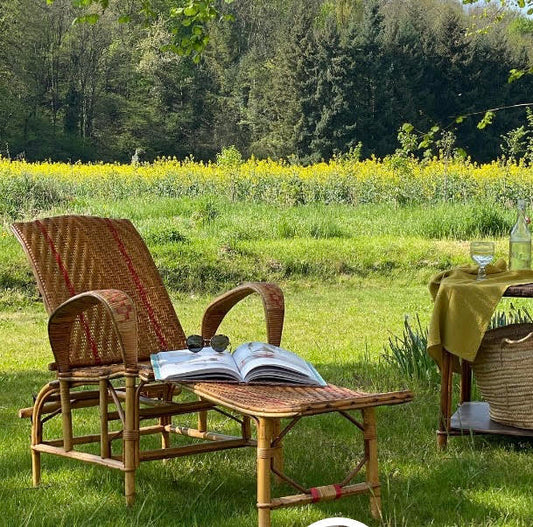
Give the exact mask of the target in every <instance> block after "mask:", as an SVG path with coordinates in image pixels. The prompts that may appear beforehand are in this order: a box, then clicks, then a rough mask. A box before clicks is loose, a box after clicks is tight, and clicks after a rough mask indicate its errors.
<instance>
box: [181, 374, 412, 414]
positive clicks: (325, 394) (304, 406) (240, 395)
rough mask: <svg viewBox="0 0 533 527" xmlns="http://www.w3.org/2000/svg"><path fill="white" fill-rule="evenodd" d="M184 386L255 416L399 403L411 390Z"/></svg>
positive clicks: (224, 384)
mask: <svg viewBox="0 0 533 527" xmlns="http://www.w3.org/2000/svg"><path fill="white" fill-rule="evenodd" d="M184 386H185V387H186V388H188V389H192V391H194V392H195V393H197V394H203V395H206V396H208V398H209V400H214V401H218V402H220V403H222V404H224V405H225V406H227V407H229V408H233V409H236V410H238V411H241V412H243V413H249V414H254V415H266V414H283V415H297V414H303V413H308V412H313V411H316V410H319V409H321V408H324V409H325V410H329V411H331V410H335V409H346V408H363V407H366V406H378V405H380V404H396V403H399V402H405V401H404V399H405V400H410V399H411V398H412V394H411V393H410V392H391V393H380V394H375V393H374V394H368V393H365V392H358V391H354V390H350V389H349V388H342V387H339V386H335V385H333V384H328V385H327V386H325V387H315V386H301V387H300V386H287V385H285V386H277V385H276V386H274V385H255V384H246V385H243V384H231V383H209V382H198V383H187V384H184Z"/></svg>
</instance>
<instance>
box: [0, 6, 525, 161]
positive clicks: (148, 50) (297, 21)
mask: <svg viewBox="0 0 533 527" xmlns="http://www.w3.org/2000/svg"><path fill="white" fill-rule="evenodd" d="M162 1H165V0H162ZM120 2H121V0H118V1H117V2H115V3H114V4H112V7H111V8H110V10H109V11H108V12H107V13H106V14H104V16H102V17H101V19H100V21H99V22H98V23H97V24H94V25H88V24H78V25H72V24H71V22H72V20H73V19H74V17H75V16H76V11H75V9H74V8H73V7H72V3H71V2H70V0H56V1H55V2H54V3H53V4H52V5H47V4H46V2H45V1H44V0H16V1H15V0H0V8H1V13H2V15H1V16H0V155H2V156H8V157H16V156H20V157H22V156H23V157H25V158H26V159H28V160H39V159H48V158H49V159H53V160H71V161H75V160H78V159H81V160H83V161H91V160H105V161H111V160H116V161H123V162H124V161H125V162H128V161H130V159H131V158H132V155H133V154H134V152H135V151H136V150H137V153H138V154H139V156H140V157H141V158H144V159H146V160H151V159H153V158H155V157H156V156H163V155H165V156H174V155H175V156H177V157H179V158H184V157H186V156H189V155H192V156H194V158H196V159H203V160H208V159H214V158H215V156H216V153H217V152H220V151H221V149H222V148H223V147H226V146H229V145H235V146H236V147H237V149H238V150H239V151H240V152H242V153H243V155H244V156H245V157H248V156H250V155H252V154H253V155H255V156H256V157H260V158H263V157H272V158H275V159H276V158H294V159H296V160H298V161H300V162H303V163H307V162H313V161H317V160H320V159H329V158H330V157H331V156H332V155H334V154H338V153H346V152H349V151H350V150H351V149H352V150H353V149H355V150H356V151H358V152H359V151H360V152H361V154H362V155H363V156H364V157H367V156H370V155H372V154H374V155H376V156H379V157H383V156H385V155H387V154H391V153H393V152H394V151H395V149H396V148H398V146H399V144H398V141H397V133H398V129H399V127H400V126H401V125H402V123H405V122H409V123H412V124H413V125H414V127H415V129H418V130H429V129H431V127H432V126H434V125H438V126H440V127H441V129H443V128H444V127H446V126H450V128H449V130H450V131H452V132H454V134H455V135H456V145H457V146H460V147H461V148H463V149H464V150H465V151H466V152H467V153H468V154H469V155H471V156H472V157H473V159H476V160H479V161H487V160H489V159H494V158H495V157H496V156H497V155H499V153H500V148H499V146H500V144H501V143H502V137H501V136H502V134H504V133H506V132H508V131H509V130H511V129H516V128H517V127H519V126H521V125H523V124H525V110H524V109H523V108H517V109H510V110H505V111H502V112H498V115H497V118H496V119H495V120H494V122H493V124H491V125H490V126H488V127H486V128H485V129H483V130H479V129H478V128H477V126H476V125H477V123H478V122H479V119H480V118H481V115H482V114H481V115H477V116H473V117H469V118H466V119H465V120H464V121H463V122H462V123H455V118H456V117H458V116H460V115H468V114H471V113H474V112H482V111H483V110H485V109H488V108H494V107H501V106H510V105H515V104H520V103H525V102H532V101H533V89H532V88H533V76H532V75H525V76H524V77H522V78H521V79H519V80H518V81H516V82H513V83H509V82H508V76H509V71H510V70H511V69H512V68H523V67H526V66H527V65H529V64H530V63H531V59H532V57H533V22H532V21H531V20H528V19H526V18H523V17H520V16H518V15H516V14H512V13H508V14H507V15H506V16H505V17H504V19H503V21H502V22H500V23H499V24H497V25H496V26H495V27H493V28H492V29H491V30H490V31H489V32H487V33H484V32H477V31H475V29H473V28H475V25H476V24H477V23H478V18H479V16H480V13H481V11H479V10H468V11H467V10H465V9H464V8H463V7H462V6H461V5H460V4H458V3H455V2H452V1H451V0H450V1H449V2H447V1H441V0H380V1H376V0H363V1H355V2H354V1H350V0H307V1H305V2H301V1H298V0H283V1H282V0H246V1H245V0H236V1H235V2H234V3H232V4H229V5H226V4H223V5H221V9H223V10H225V11H227V12H230V13H232V14H233V15H234V21H233V22H223V23H219V24H216V25H214V26H213V27H212V28H211V30H210V44H209V47H208V49H207V51H206V52H205V53H204V55H203V57H202V60H201V61H200V63H199V64H194V63H193V61H192V60H190V59H189V58H187V57H180V56H176V55H173V54H171V53H168V52H167V53H164V52H162V51H161V47H162V46H163V45H164V44H165V43H166V42H168V35H167V34H166V33H165V30H164V25H163V24H161V25H160V26H159V25H158V24H154V25H152V26H151V27H149V28H143V27H142V26H140V25H138V24H137V25H136V24H118V23H116V22H115V20H116V17H115V16H114V13H113V12H112V11H111V9H117V10H118V9H120V7H121V6H120ZM359 145H362V146H359ZM404 146H405V145H404Z"/></svg>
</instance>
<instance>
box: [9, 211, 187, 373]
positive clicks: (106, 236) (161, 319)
mask: <svg viewBox="0 0 533 527" xmlns="http://www.w3.org/2000/svg"><path fill="white" fill-rule="evenodd" d="M13 230H14V232H15V234H16V236H17V238H18V239H19V241H20V242H21V243H22V245H23V247H24V249H25V251H26V253H27V255H28V257H29V259H30V261H31V263H32V270H33V273H34V275H35V278H36V280H37V284H38V286H39V290H40V292H41V294H42V296H43V300H44V303H45V306H46V309H47V311H48V313H51V312H53V311H54V310H55V309H56V308H57V307H58V306H59V305H60V304H62V303H63V302H64V301H66V300H67V299H69V298H70V297H72V296H74V295H76V294H79V293H82V292H85V291H91V290H99V289H118V290H121V291H124V292H125V293H126V294H127V295H129V296H130V297H131V299H132V300H133V302H134V304H135V307H136V311H137V324H138V336H139V337H138V339H139V340H138V345H139V346H138V353H139V360H147V359H148V358H149V356H150V354H151V353H155V352H158V351H161V350H168V349H179V348H182V347H184V342H185V337H184V333H183V330H182V328H181V326H180V324H179V321H178V319H177V316H176V313H175V311H174V308H173V306H172V303H171V301H170V298H169V296H168V293H167V292H166V290H165V288H164V286H163V283H162V281H161V277H160V275H159V273H158V271H157V268H156V266H155V264H154V261H153V259H152V257H151V255H150V253H149V251H148V249H147V247H146V245H145V244H144V242H143V240H142V238H141V237H140V235H139V234H138V233H137V231H136V229H135V227H134V226H133V225H132V224H131V222H130V221H129V220H117V219H113V220H110V219H106V218H96V217H90V216H58V217H55V218H48V219H41V220H35V221H32V222H27V223H15V224H14V225H13ZM69 358H70V364H71V366H72V367H81V366H92V365H102V364H104V365H105V364H113V363H118V362H121V361H122V357H121V354H120V351H119V344H118V340H117V335H116V333H115V331H114V330H113V326H112V321H111V317H110V316H109V314H108V312H107V311H106V310H105V309H103V308H102V307H101V306H99V305H96V306H94V307H91V308H90V309H89V310H88V311H86V313H85V314H84V315H83V316H80V317H78V319H77V321H76V324H75V325H74V328H73V331H72V334H71V343H70V350H69Z"/></svg>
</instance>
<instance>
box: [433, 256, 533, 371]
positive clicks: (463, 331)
mask: <svg viewBox="0 0 533 527" xmlns="http://www.w3.org/2000/svg"><path fill="white" fill-rule="evenodd" d="M477 272H478V267H477V265H470V266H464V267H459V268H457V269H452V270H450V271H445V272H443V273H439V274H438V275H435V276H434V277H433V278H432V279H431V282H430V283H429V291H430V293H431V296H432V297H433V300H434V306H433V313H432V316H431V321H430V323H429V332H428V353H429V354H430V355H431V356H432V357H433V359H435V361H436V362H437V363H438V364H439V366H440V365H441V359H442V349H443V348H444V349H446V350H447V351H449V352H450V353H452V354H453V355H456V356H458V357H461V358H464V359H466V360H468V361H473V360H474V359H475V357H476V353H477V350H478V348H479V345H480V344H481V340H482V339H483V335H484V334H485V331H486V330H487V327H488V325H489V323H490V319H491V317H492V314H493V313H494V310H495V309H496V306H497V304H498V302H499V301H500V299H501V297H502V295H503V293H504V292H505V290H506V289H507V288H508V287H509V286H511V285H521V284H529V283H533V271H529V270H525V271H507V266H506V263H505V260H503V259H500V260H498V261H497V262H496V263H495V264H494V265H489V266H487V278H486V279H485V280H479V281H478V280H476V276H477ZM454 367H455V368H457V360H456V359H455V360H454Z"/></svg>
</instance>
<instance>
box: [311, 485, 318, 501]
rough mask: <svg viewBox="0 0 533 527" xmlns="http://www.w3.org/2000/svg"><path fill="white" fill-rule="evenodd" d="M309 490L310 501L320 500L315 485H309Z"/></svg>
mask: <svg viewBox="0 0 533 527" xmlns="http://www.w3.org/2000/svg"><path fill="white" fill-rule="evenodd" d="M309 492H310V493H311V496H312V498H313V499H312V503H316V502H317V501H320V494H319V493H318V490H317V488H316V487H311V488H310V489H309Z"/></svg>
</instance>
